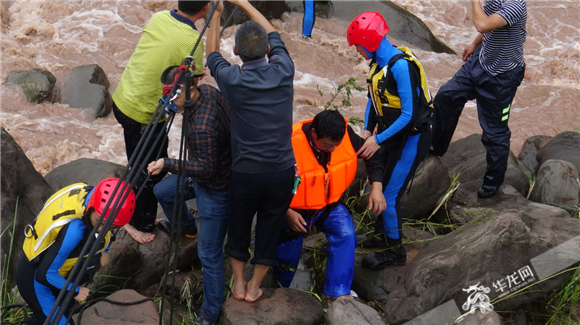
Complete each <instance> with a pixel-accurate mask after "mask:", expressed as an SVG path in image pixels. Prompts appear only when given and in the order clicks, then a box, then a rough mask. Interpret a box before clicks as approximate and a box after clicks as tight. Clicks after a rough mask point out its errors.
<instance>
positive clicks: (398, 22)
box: [333, 1, 456, 60]
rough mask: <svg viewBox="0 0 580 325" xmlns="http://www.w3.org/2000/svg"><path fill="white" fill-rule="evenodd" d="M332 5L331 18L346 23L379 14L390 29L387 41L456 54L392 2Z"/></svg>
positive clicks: (423, 25)
mask: <svg viewBox="0 0 580 325" xmlns="http://www.w3.org/2000/svg"><path fill="white" fill-rule="evenodd" d="M333 4H334V13H333V17H335V18H339V19H342V20H345V21H348V22H351V21H352V20H353V19H354V18H355V17H356V16H358V15H359V14H360V13H362V12H364V11H377V12H379V13H380V14H381V15H382V16H383V17H384V18H385V20H386V21H387V23H388V25H389V27H390V30H389V33H388V34H387V37H388V38H389V40H391V39H394V40H401V41H404V42H407V43H409V44H411V45H414V46H416V47H418V48H420V49H422V50H425V51H433V52H437V53H449V54H456V53H455V51H454V50H453V49H451V48H450V47H449V46H447V45H446V44H445V43H443V42H442V41H441V40H439V39H438V38H437V37H435V36H434V35H433V33H431V31H430V30H429V28H428V27H427V26H426V25H425V23H424V22H423V21H422V20H421V19H419V18H418V17H417V16H415V15H413V14H412V13H410V12H408V11H406V10H405V9H403V8H401V7H399V6H398V5H396V4H395V3H394V2H392V1H334V2H333ZM394 40H393V41H394ZM394 43H395V44H396V42H394ZM420 59H421V58H419V60H420Z"/></svg>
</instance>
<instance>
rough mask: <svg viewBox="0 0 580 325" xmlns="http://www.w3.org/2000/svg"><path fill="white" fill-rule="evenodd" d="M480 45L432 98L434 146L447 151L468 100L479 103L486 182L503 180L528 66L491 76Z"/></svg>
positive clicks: (491, 184)
mask: <svg viewBox="0 0 580 325" xmlns="http://www.w3.org/2000/svg"><path fill="white" fill-rule="evenodd" d="M480 51H481V46H480V47H479V48H478V49H477V50H476V51H475V53H473V55H472V56H471V57H470V58H469V59H468V60H467V61H466V62H465V64H464V65H463V66H462V67H461V69H459V71H457V73H455V75H454V76H453V78H452V79H451V80H449V81H448V82H447V83H445V84H444V85H443V86H441V88H439V91H438V92H437V96H435V99H434V100H433V105H434V106H435V110H434V113H433V149H434V152H435V154H437V155H443V154H444V153H445V152H447V149H448V147H449V143H450V142H451V138H452V137H453V133H454V132H455V128H456V127H457V123H458V122H459V116H460V115H461V112H462V111H463V108H464V106H465V103H466V102H467V101H468V100H473V99H475V100H476V102H477V116H478V119H479V125H480V126H481V129H482V130H483V132H482V136H481V142H482V143H483V145H484V146H485V149H486V150H487V156H486V160H487V170H486V172H485V176H484V181H483V183H484V184H485V185H490V186H499V185H501V184H502V183H503V181H504V177H505V171H506V169H507V164H508V158H509V153H510V137H511V131H510V129H509V127H508V121H509V116H510V109H511V104H512V101H513V99H514V97H515V95H516V91H517V89H518V86H519V85H520V83H521V82H522V80H523V78H524V72H525V70H526V69H525V66H524V67H520V68H515V69H513V70H510V71H507V72H504V73H500V74H499V75H497V76H492V75H490V74H489V73H487V72H486V71H485V70H484V69H483V67H482V66H481V63H480V62H479V53H480Z"/></svg>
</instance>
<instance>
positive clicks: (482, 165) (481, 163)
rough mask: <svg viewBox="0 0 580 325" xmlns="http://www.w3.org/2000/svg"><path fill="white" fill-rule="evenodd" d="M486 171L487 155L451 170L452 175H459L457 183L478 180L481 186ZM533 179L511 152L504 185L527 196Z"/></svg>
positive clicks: (472, 158) (481, 155) (476, 157)
mask: <svg viewBox="0 0 580 325" xmlns="http://www.w3.org/2000/svg"><path fill="white" fill-rule="evenodd" d="M486 169H487V162H486V153H481V154H478V155H476V156H474V157H471V158H470V159H467V160H466V161H465V162H462V163H460V164H459V165H457V166H456V167H455V168H453V169H452V170H451V174H452V175H459V177H458V178H457V181H459V182H460V183H467V182H470V181H474V180H478V181H479V183H480V185H481V183H482V182H483V176H484V175H485V170H486ZM531 177H532V175H531V172H530V171H529V170H528V169H527V168H526V167H525V166H522V165H520V162H519V160H518V159H517V158H516V157H515V156H514V154H513V153H512V152H510V154H509V158H508V166H507V169H506V172H505V179H504V181H503V184H504V185H511V186H513V187H514V188H516V189H517V190H518V191H519V192H520V193H522V195H527V194H528V189H529V188H530V179H531Z"/></svg>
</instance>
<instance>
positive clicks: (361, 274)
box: [352, 255, 407, 303]
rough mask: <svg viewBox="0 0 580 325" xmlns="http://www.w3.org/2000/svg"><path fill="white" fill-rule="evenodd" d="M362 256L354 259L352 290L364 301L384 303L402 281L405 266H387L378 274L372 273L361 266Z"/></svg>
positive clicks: (376, 272)
mask: <svg viewBox="0 0 580 325" xmlns="http://www.w3.org/2000/svg"><path fill="white" fill-rule="evenodd" d="M363 256H364V255H356V257H355V264H354V278H353V282H352V290H354V291H355V292H356V293H357V294H358V296H359V297H361V298H362V299H364V300H365V301H378V302H380V303H385V302H386V301H387V298H388V297H389V293H390V292H392V291H393V290H395V288H396V287H397V285H399V284H400V283H401V281H402V280H403V279H404V274H405V272H406V268H407V266H406V265H403V266H389V267H387V268H386V269H384V270H382V271H380V272H378V271H373V270H369V269H367V268H364V267H363V266H362V265H361V263H360V261H361V260H362V258H363Z"/></svg>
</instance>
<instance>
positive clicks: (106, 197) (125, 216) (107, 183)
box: [87, 177, 135, 226]
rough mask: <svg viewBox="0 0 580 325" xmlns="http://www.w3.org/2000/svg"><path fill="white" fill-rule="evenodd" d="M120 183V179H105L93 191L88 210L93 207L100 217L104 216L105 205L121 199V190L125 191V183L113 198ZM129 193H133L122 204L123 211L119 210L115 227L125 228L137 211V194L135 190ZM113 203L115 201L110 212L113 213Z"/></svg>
mask: <svg viewBox="0 0 580 325" xmlns="http://www.w3.org/2000/svg"><path fill="white" fill-rule="evenodd" d="M119 182H120V181H119V179H118V178H112V177H110V178H105V179H103V180H102V181H101V182H100V183H99V184H98V185H97V186H96V187H95V189H94V190H93V194H91V197H90V198H89V204H88V206H87V209H88V208H91V207H92V208H94V209H95V211H96V212H97V213H98V214H99V215H102V213H103V210H104V209H105V205H107V202H109V201H111V200H115V199H116V198H117V197H119V194H120V193H121V189H123V186H124V184H125V182H121V184H120V185H119V190H118V192H117V195H116V196H115V197H113V196H112V194H113V190H114V189H115V186H117V184H118V183H119ZM129 191H131V192H130V193H129V195H128V196H127V198H126V199H125V201H124V202H122V206H121V209H120V210H119V212H118V213H117V216H116V217H115V220H114V221H113V224H114V225H117V226H123V225H125V224H127V223H128V222H129V221H130V220H131V218H132V217H133V212H134V211H135V193H133V190H131V189H129ZM125 193H126V192H125ZM123 196H124V195H123ZM123 196H121V197H123ZM113 203H114V201H112V202H111V205H110V206H109V212H110V211H111V207H112V204H113ZM107 216H108V214H107ZM105 219H106V217H105Z"/></svg>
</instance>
